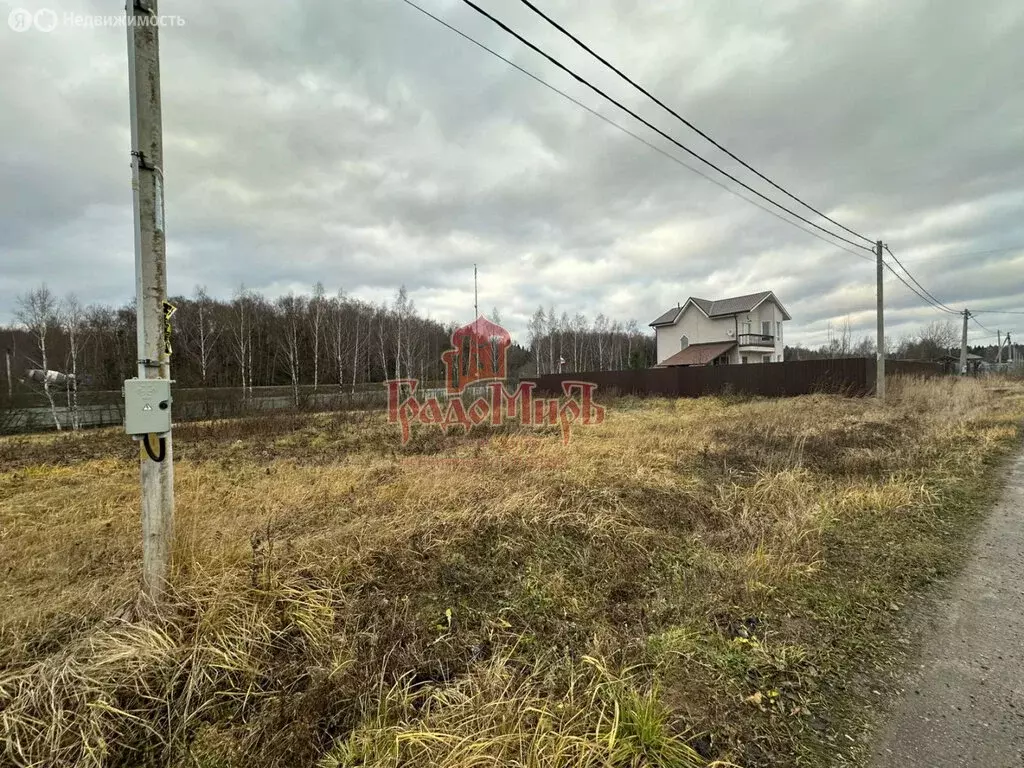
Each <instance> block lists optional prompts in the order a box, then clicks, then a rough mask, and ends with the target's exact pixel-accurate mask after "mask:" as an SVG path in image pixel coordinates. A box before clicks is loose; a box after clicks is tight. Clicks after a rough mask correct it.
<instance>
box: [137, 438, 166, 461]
mask: <svg viewBox="0 0 1024 768" xmlns="http://www.w3.org/2000/svg"><path fill="white" fill-rule="evenodd" d="M157 442H158V445H159V446H160V452H159V453H153V448H152V447H151V446H150V444H149V435H148V434H147V435H143V436H142V445H143V447H144V448H145V449H146V454H147V455H148V456H149V458H151V459H152V460H153V461H155V462H156V463H157V464H159V463H160V462H162V461H163V460H164V459H165V458H167V439H166V438H164V437H161V438H159V440H158V441H157Z"/></svg>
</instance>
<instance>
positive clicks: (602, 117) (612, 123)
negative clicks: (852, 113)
mask: <svg viewBox="0 0 1024 768" xmlns="http://www.w3.org/2000/svg"><path fill="white" fill-rule="evenodd" d="M402 2H403V3H405V4H406V5H408V6H410V7H411V8H415V9H416V10H417V11H419V12H420V13H422V14H423V15H424V16H427V17H428V18H431V19H433V20H434V21H436V22H437V23H438V24H440V25H441V26H443V27H446V28H447V29H449V30H451V31H452V32H454V33H455V34H457V35H459V36H460V37H462V38H464V39H465V40H467V41H469V42H470V43H472V44H473V45H475V46H477V47H478V48H480V49H482V50H484V51H486V52H487V53H489V54H491V55H492V56H494V57H496V58H498V59H501V60H502V61H503V62H505V63H506V64H508V65H509V66H510V67H512V68H513V69H516V70H518V71H519V72H521V73H522V74H524V75H526V76H527V77H529V78H530V79H531V80H534V81H535V82H537V83H539V84H540V85H543V86H544V87H545V88H547V89H548V90H551V91H554V92H555V93H557V94H558V95H559V96H561V97H563V98H565V99H567V100H569V101H571V102H572V103H573V104H575V105H576V106H577V107H579V108H580V109H584V110H586V111H587V112H589V113H590V114H591V115H593V116H594V117H596V118H598V119H600V120H603V121H604V122H605V123H607V124H608V125H610V126H611V127H612V128H615V129H617V130H619V131H622V132H623V133H624V134H626V135H627V136H631V137H632V138H634V139H636V140H637V141H639V142H640V143H641V144H644V145H645V146H647V147H649V148H650V149H653V150H654V151H655V152H657V153H659V154H661V155H663V156H664V157H666V158H667V159H669V160H671V161H672V162H673V163H676V164H677V165H679V166H682V167H683V168H685V169H686V170H688V171H690V172H692V173H695V174H697V175H698V176H700V177H701V178H703V179H706V180H707V181H710V182H711V183H712V184H714V185H715V186H717V187H720V188H721V189H724V190H725V191H726V192H728V193H729V194H730V195H735V196H736V197H738V198H740V199H741V200H745V201H746V202H748V203H750V204H751V205H755V206H757V207H758V208H760V209H761V210H762V211H764V212H765V213H768V214H771V215H772V216H774V217H775V218H777V219H778V220H779V221H782V222H784V223H786V224H789V225H791V226H793V227H796V228H797V229H799V230H800V231H801V232H806V233H807V234H808V235H810V236H811V237H816V238H818V239H819V240H821V241H822V242H823V243H827V244H828V245H831V246H833V247H835V248H838V249H839V250H841V251H844V252H846V253H849V254H850V255H852V256H856V257H857V258H858V259H864V260H865V261H871V262H874V259H873V258H872V257H870V256H865V255H864V254H863V253H858V252H857V251H854V250H851V249H850V248H845V247H843V246H842V245H839V244H838V243H834V242H832V241H831V240H828V239H827V238H825V237H822V236H821V235H819V234H818V233H817V232H813V231H811V230H810V229H807V227H802V226H800V225H799V224H797V223H796V222H795V221H792V220H790V219H787V218H786V217H785V216H783V215H782V214H780V213H778V212H776V211H773V210H772V209H771V208H768V207H767V206H765V205H762V204H761V203H759V202H758V201H757V200H755V199H753V198H750V197H747V196H746V195H744V194H743V193H742V192H739V191H737V190H735V189H733V188H732V187H730V186H727V185H726V184H723V183H722V182H721V181H719V180H718V179H716V178H714V177H713V176H709V175H708V174H706V173H704V172H703V171H701V170H700V169H698V168H694V167H693V166H692V165H690V164H689V163H686V162H684V161H683V160H680V159H679V158H678V157H676V156H675V155H673V154H671V153H670V152H668V151H666V150H664V149H662V148H661V147H659V146H658V145H657V144H654V143H652V142H650V141H648V140H647V139H645V138H644V137H643V136H641V135H640V134H638V133H634V132H633V131H631V130H629V129H628V128H626V127H625V126H623V125H621V124H620V123H617V122H615V121H614V120H612V119H611V118H610V117H608V116H607V115H602V114H601V113H600V112H598V111H597V110H596V109H593V108H591V107H589V106H587V105H586V104H584V103H583V102H582V101H580V100H579V99H576V98H574V97H573V96H571V95H569V94H568V93H566V92H565V91H563V90H561V89H559V88H557V87H555V86H553V85H552V84H551V83H549V82H547V81H546V80H543V79H541V78H540V77H538V76H537V75H535V74H533V73H532V72H530V71H529V70H527V69H524V68H523V67H521V66H519V65H518V64H516V63H515V62H514V61H512V60H511V59H509V58H507V57H505V56H502V55H501V54H500V53H498V52H497V51H495V50H494V49H493V48H489V47H488V46H486V45H484V44H483V43H481V42H480V41H479V40H477V39H475V38H473V37H470V36H469V35H467V34H466V33H465V32H463V31H462V30H461V29H459V28H458V27H454V26H452V25H451V24H449V23H448V22H447V21H445V20H444V19H442V18H440V17H439V16H435V15H434V14H433V13H431V12H430V11H428V10H427V9H425V8H423V7H422V6H419V5H417V4H416V3H414V2H413V1H412V0H402ZM857 247H858V248H859V247H860V246H857Z"/></svg>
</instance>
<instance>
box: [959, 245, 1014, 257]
mask: <svg viewBox="0 0 1024 768" xmlns="http://www.w3.org/2000/svg"><path fill="white" fill-rule="evenodd" d="M1007 251H1024V245H1011V246H1008V247H1006V248H993V249H991V250H988V251H969V252H967V253H942V254H939V256H941V257H942V258H944V259H959V258H963V257H966V256H986V255H988V254H990V253H1006V252H1007Z"/></svg>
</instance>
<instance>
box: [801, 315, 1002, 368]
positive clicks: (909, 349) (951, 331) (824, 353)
mask: <svg viewBox="0 0 1024 768" xmlns="http://www.w3.org/2000/svg"><path fill="white" fill-rule="evenodd" d="M960 340H961V331H960V329H958V328H957V326H956V325H954V324H953V323H952V322H950V321H943V320H935V321H933V322H931V323H929V324H928V325H926V326H924V327H922V328H921V329H920V330H919V331H917V332H916V333H913V334H908V335H905V336H903V337H902V338H900V339H898V340H896V341H892V340H890V339H888V338H886V350H885V356H886V357H887V358H890V357H891V358H894V359H897V360H938V359H940V358H942V357H943V356H945V355H954V356H956V355H959V354H960ZM877 349H878V345H877V344H876V342H875V338H874V337H873V336H863V337H861V338H860V339H859V340H854V338H853V334H852V332H851V329H850V321H849V320H846V321H844V322H843V323H841V324H839V325H832V324H831V323H829V327H828V335H827V337H826V341H825V343H824V344H822V345H820V346H819V347H817V348H814V349H812V348H809V347H805V346H801V345H795V346H787V347H786V350H785V359H786V360H814V359H820V358H838V357H873V356H874V355H875V353H876V350H877ZM968 350H970V351H971V352H972V353H973V354H978V355H982V356H983V357H992V359H993V360H994V359H995V350H996V347H995V346H989V345H984V344H982V345H977V346H975V345H968Z"/></svg>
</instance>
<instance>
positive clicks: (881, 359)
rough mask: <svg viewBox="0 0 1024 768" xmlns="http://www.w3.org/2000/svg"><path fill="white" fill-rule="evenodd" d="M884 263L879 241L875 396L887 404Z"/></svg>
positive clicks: (876, 268) (877, 248)
mask: <svg viewBox="0 0 1024 768" xmlns="http://www.w3.org/2000/svg"><path fill="white" fill-rule="evenodd" d="M883 267H884V263H883V261H882V241H881V240H879V241H877V242H876V243H875V281H876V284H877V285H876V289H875V290H876V297H875V298H876V300H877V302H878V308H877V313H878V315H877V322H878V341H877V342H876V344H877V345H878V350H877V352H876V354H875V359H876V363H875V396H876V397H877V398H878V399H879V400H880V401H882V402H885V309H884V306H883V302H882V298H883V297H882V270H883Z"/></svg>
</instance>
